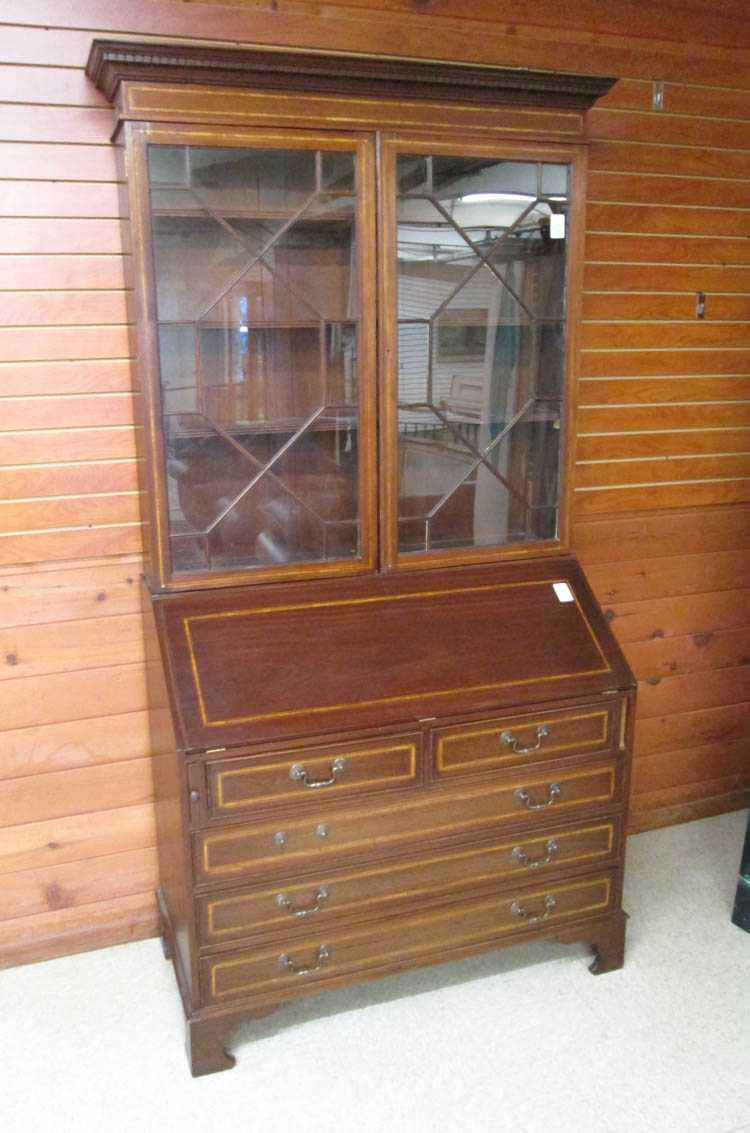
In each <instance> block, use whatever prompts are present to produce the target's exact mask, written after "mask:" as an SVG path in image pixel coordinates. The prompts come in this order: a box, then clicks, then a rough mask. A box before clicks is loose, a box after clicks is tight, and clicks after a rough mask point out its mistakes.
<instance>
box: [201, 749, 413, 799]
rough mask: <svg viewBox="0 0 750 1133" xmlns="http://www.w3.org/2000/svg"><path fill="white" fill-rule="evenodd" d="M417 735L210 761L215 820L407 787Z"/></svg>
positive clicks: (208, 794) (210, 794)
mask: <svg viewBox="0 0 750 1133" xmlns="http://www.w3.org/2000/svg"><path fill="white" fill-rule="evenodd" d="M420 743H421V737H420V735H419V733H413V734H410V735H405V736H381V737H379V738H378V739H374V740H368V741H365V742H359V743H351V744H329V745H327V746H325V747H309V748H299V749H297V750H296V751H295V750H293V749H292V750H289V751H283V752H274V753H273V754H268V755H254V756H248V757H246V758H238V759H220V760H211V761H210V762H209V763H207V764H206V779H207V782H206V799H207V811H208V815H209V817H211V818H227V817H229V816H234V815H241V814H250V813H252V812H254V811H256V810H259V809H262V808H264V807H272V806H277V805H282V806H289V805H290V804H295V805H296V804H297V803H300V804H303V805H310V804H312V805H318V804H319V803H320V802H321V801H323V800H325V801H326V802H328V800H329V799H338V798H342V797H344V796H347V795H352V794H357V793H361V792H364V791H372V790H384V789H386V788H394V787H408V786H410V785H412V784H414V783H416V782H417V781H418V776H419V773H420V766H419V750H420Z"/></svg>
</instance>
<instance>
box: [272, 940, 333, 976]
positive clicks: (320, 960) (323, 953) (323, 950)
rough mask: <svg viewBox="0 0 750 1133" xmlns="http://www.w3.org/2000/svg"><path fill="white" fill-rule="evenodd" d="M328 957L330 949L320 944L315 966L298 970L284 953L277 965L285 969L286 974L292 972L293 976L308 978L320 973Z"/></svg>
mask: <svg viewBox="0 0 750 1133" xmlns="http://www.w3.org/2000/svg"><path fill="white" fill-rule="evenodd" d="M330 955H331V949H330V948H329V947H328V945H327V944H321V946H320V948H319V949H318V951H317V952H316V953H315V964H314V965H313V967H311V968H299V967H298V966H297V963H296V961H294V960H293V959H292V957H291V956H289V955H288V954H287V953H286V952H285V953H284V954H283V955H282V956H279V963H280V964H281V966H282V968H286V970H287V972H293V974H294V975H295V976H309V975H311V974H312V973H313V972H318V971H320V969H321V968H322V967H323V965H324V964H325V962H326V960H327V959H328V957H329V956H330Z"/></svg>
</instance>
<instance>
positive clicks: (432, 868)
mask: <svg viewBox="0 0 750 1133" xmlns="http://www.w3.org/2000/svg"><path fill="white" fill-rule="evenodd" d="M619 849H620V822H619V819H608V820H606V821H605V820H602V821H601V822H589V823H585V824H583V825H581V826H579V827H575V828H571V827H562V828H560V827H557V828H554V829H551V830H548V831H547V832H546V833H544V834H534V835H523V836H521V837H518V838H505V839H503V840H502V841H499V842H496V843H492V844H490V845H486V844H485V845H482V846H473V847H471V848H469V849H461V850H451V851H443V852H439V851H438V852H433V853H431V854H430V855H429V856H425V857H423V858H420V859H418V860H412V861H409V862H401V861H399V862H391V863H385V864H382V863H378V864H377V865H374V866H370V867H363V868H361V869H358V870H356V869H355V870H347V871H345V872H344V871H339V872H335V871H328V872H323V873H321V874H320V875H318V876H317V877H315V878H313V879H312V880H308V881H305V882H297V881H295V882H292V883H281V884H277V885H272V886H266V887H264V888H260V889H258V888H255V889H246V890H242V891H240V892H232V893H228V894H226V893H225V894H218V895H216V894H213V895H212V896H210V897H202V898H200V899H199V900H198V918H197V921H198V932H199V937H200V941H201V944H203V945H215V944H223V943H224V942H225V941H230V940H237V939H240V938H242V937H247V936H254V935H256V934H258V933H264V934H274V933H281V934H284V933H286V934H288V933H290V932H294V933H296V934H299V933H309V932H310V931H311V929H312V928H313V926H314V928H315V930H316V931H317V929H318V926H323V925H327V924H328V923H329V922H331V921H336V920H338V919H342V918H346V917H348V918H355V919H356V918H362V917H376V916H384V915H388V914H391V913H395V912H406V911H408V909H409V908H410V907H413V905H414V904H416V903H418V902H420V901H421V902H424V901H425V900H428V899H432V898H441V897H449V896H450V895H453V896H454V897H458V896H461V895H462V894H463V893H465V892H466V891H467V890H471V889H472V888H479V887H482V886H484V887H487V886H488V885H497V884H504V883H511V882H513V881H515V882H516V883H517V882H518V879H519V878H522V877H523V878H524V879H525V878H526V877H528V876H532V875H533V876H534V877H541V876H548V875H552V874H553V873H555V872H560V871H561V870H566V869H572V868H574V867H577V866H584V865H585V866H588V865H590V864H592V863H594V862H596V863H597V864H599V865H601V864H602V863H604V862H606V860H607V858H610V857H612V856H613V855H616V854H618V853H619Z"/></svg>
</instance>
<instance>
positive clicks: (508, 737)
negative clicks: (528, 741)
mask: <svg viewBox="0 0 750 1133" xmlns="http://www.w3.org/2000/svg"><path fill="white" fill-rule="evenodd" d="M548 735H549V728H548V727H547V725H546V724H540V725H539V727H538V728H537V730H536V743H535V744H533V746H532V747H519V746H518V739H517V737H516V736H514V735H513V733H512V732H510V731H505V732H501V733H500V742H501V743H504V744H505V745H506V746H507V747H509V748H510V749H511V751H513V752H515V754H516V755H531V753H532V752H533V751H539V748H540V747H541V746H542V741H543V740H545V739H546V738H547V736H548Z"/></svg>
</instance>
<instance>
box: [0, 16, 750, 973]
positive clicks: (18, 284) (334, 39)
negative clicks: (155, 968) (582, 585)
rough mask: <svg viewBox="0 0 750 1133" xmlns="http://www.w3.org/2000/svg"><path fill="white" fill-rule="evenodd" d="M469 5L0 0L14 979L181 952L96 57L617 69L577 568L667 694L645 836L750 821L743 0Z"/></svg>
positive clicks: (5, 719) (599, 169)
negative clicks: (317, 53)
mask: <svg viewBox="0 0 750 1133" xmlns="http://www.w3.org/2000/svg"><path fill="white" fill-rule="evenodd" d="M462 7H464V8H465V9H466V10H467V11H468V14H462V16H461V17H460V18H459V17H457V16H456V14H455V13H456V5H455V4H453V3H449V2H448V0H385V2H379V3H376V2H375V0H345V2H342V3H330V4H326V5H320V4H318V3H312V2H306V0H293V2H289V3H287V2H286V0H268V2H242V0H235V2H234V3H232V2H230V0H225V2H219V3H215V2H211V0H206V2H192V0H190V2H176V0H154V2H146V0H129V2H128V3H126V4H123V3H121V0H25V2H24V3H23V4H19V3H18V2H17V0H0V296H1V298H0V323H2V326H1V327H0V359H2V361H0V396H1V397H2V402H1V404H2V412H1V413H0V484H2V489H0V515H1V516H2V520H1V521H0V625H1V628H0V634H1V635H2V638H1V646H2V647H1V648H0V727H2V732H0V873H1V874H2V882H1V883H0V963H4V964H13V963H19V962H23V961H29V960H34V959H39V958H42V957H45V956H50V955H55V954H59V953H63V952H73V951H76V950H80V949H84V948H90V947H96V946H98V945H102V944H105V943H110V942H115V941H121V940H126V939H128V938H132V937H136V936H142V935H148V934H151V933H153V932H154V931H155V929H156V922H155V917H154V909H153V898H152V890H153V886H154V880H155V854H154V828H153V816H152V810H151V804H150V795H151V776H150V761H149V744H148V737H147V724H146V713H145V706H146V705H145V681H144V664H145V662H146V660H147V658H145V657H144V645H143V640H142V636H141V631H140V623H139V602H140V598H139V592H138V572H139V569H140V558H139V553H140V548H141V531H140V501H139V498H138V492H137V486H136V468H135V447H134V431H133V424H132V422H133V394H132V392H131V391H132V372H131V357H132V353H133V345H132V343H133V340H132V331H131V326H130V317H129V302H128V300H129V287H130V279H131V268H130V257H129V248H128V230H127V218H123V217H122V216H121V213H120V205H119V199H120V197H119V184H118V182H120V181H121V180H122V177H121V170H120V165H119V162H118V153H117V151H116V149H113V147H111V146H110V145H109V143H108V134H109V129H110V111H109V109H108V108H107V107H106V106H104V104H103V101H102V99H101V97H100V96H99V95H98V94H97V93H96V92H95V91H94V90H92V89H91V87H90V86H89V84H88V83H87V82H86V80H85V78H84V74H83V65H84V62H85V59H86V55H87V52H88V47H89V44H90V41H91V38H92V36H93V35H97V34H98V35H139V36H154V35H156V36H166V35H172V36H180V37H185V38H200V39H202V40H222V41H226V42H230V43H232V42H256V43H267V44H282V45H283V44H286V45H296V46H302V47H305V46H306V47H320V48H335V49H341V50H352V51H358V50H359V51H367V52H382V53H385V54H389V53H390V54H407V55H413V56H426V57H432V58H453V59H458V60H473V61H480V62H481V61H484V62H488V63H496V64H506V65H510V66H515V65H517V66H531V67H539V68H549V69H555V68H559V69H567V70H572V71H575V70H579V71H585V72H598V73H605V74H615V75H618V76H622V78H621V81H620V82H619V83H618V84H617V86H616V87H615V88H614V90H613V92H612V93H611V95H610V96H608V98H607V99H606V101H605V102H604V103H603V104H602V105H601V107H600V108H598V109H596V110H594V111H593V113H592V114H591V116H590V121H589V136H590V140H591V174H590V182H589V206H588V230H589V231H588V244H587V263H586V295H585V302H584V312H583V313H584V320H585V321H584V325H583V348H584V353H583V356H582V367H581V374H580V381H579V391H578V392H579V398H580V403H581V412H580V430H579V432H580V435H579V437H578V450H577V455H578V464H577V480H576V491H575V501H576V503H575V515H576V543H577V546H578V549H579V553H580V555H581V558H582V560H583V562H584V563H585V565H586V566H587V568H588V573H589V576H590V578H591V580H592V582H593V584H594V586H595V588H596V590H597V593H598V595H599V597H600V599H601V601H602V603H603V604H604V606H605V608H606V609H607V611H608V615H609V616H610V617H611V618H612V624H613V626H614V628H615V631H616V632H617V634H618V636H619V638H620V640H621V641H622V642H623V644H624V646H625V649H626V651H627V653H628V656H629V658H630V661H631V663H632V664H633V666H634V667H635V670H636V673H637V675H638V677H639V679H640V682H641V684H640V704H639V712H638V721H637V729H636V732H637V734H636V747H637V763H636V773H635V782H634V811H633V823H634V827H635V828H642V827H645V826H649V825H655V824H659V823H663V822H670V821H680V820H683V819H685V818H687V817H690V816H692V815H698V814H708V813H713V812H715V811H719V810H722V809H727V808H729V807H732V806H738V805H740V804H741V803H742V801H743V799H744V798H746V794H745V791H746V788H747V786H748V782H749V781H750V775H749V773H748V747H749V745H748V739H749V738H750V723H749V720H748V702H749V701H750V670H749V669H748V658H749V656H750V609H749V608H748V606H749V604H748V601H747V599H748V594H749V593H750V579H749V578H748V568H747V562H748V559H747V551H748V543H749V542H750V507H749V506H748V501H749V500H750V398H749V394H750V369H749V368H748V359H749V358H750V239H748V237H750V23H748V21H747V18H746V9H745V3H744V0H723V2H722V3H717V2H716V0H710V2H709V0H692V3H690V4H684V3H681V2H678V0H668V2H664V0H662V2H661V3H659V4H652V3H648V2H647V0H617V2H615V0H579V2H578V3H577V4H575V5H561V4H559V3H558V2H557V0H533V2H531V0H515V2H514V4H513V9H512V10H513V21H514V22H513V23H509V22H508V20H507V18H505V17H504V18H503V19H502V20H501V19H499V18H498V17H497V15H496V12H497V5H496V3H495V2H494V0H475V2H474V3H472V4H471V5H465V6H462ZM653 81H660V82H664V84H665V86H664V110H663V111H661V112H655V111H653V110H652V109H651V98H652V82H653ZM698 291H704V292H705V293H706V318H705V319H704V320H702V321H699V320H696V318H695V303H696V292H698Z"/></svg>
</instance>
